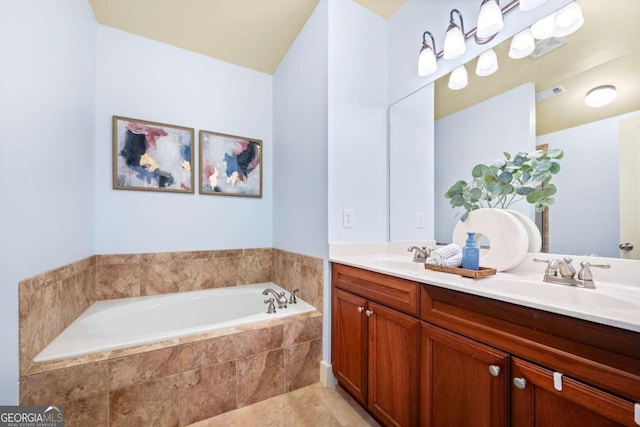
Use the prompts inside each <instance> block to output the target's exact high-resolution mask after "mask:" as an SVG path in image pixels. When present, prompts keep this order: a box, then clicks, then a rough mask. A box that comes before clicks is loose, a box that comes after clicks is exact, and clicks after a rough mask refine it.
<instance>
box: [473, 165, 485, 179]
mask: <svg viewBox="0 0 640 427" xmlns="http://www.w3.org/2000/svg"><path fill="white" fill-rule="evenodd" d="M487 169H489V167H488V166H487V165H483V164H479V165H475V166H474V167H473V169H472V170H471V176H472V177H474V178H480V177H481V176H482V175H484V173H485V171H486V170H487Z"/></svg>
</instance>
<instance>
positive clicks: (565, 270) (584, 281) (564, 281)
mask: <svg viewBox="0 0 640 427" xmlns="http://www.w3.org/2000/svg"><path fill="white" fill-rule="evenodd" d="M533 260H534V261H536V262H546V263H547V268H546V269H545V271H544V278H543V279H542V280H543V281H545V282H547V283H559V284H561V285H569V286H578V287H581V288H585V289H595V288H596V284H595V282H594V281H593V273H591V267H598V268H610V267H611V265H610V264H606V263H605V264H592V263H590V262H589V261H583V262H581V263H580V266H581V267H582V268H581V269H580V272H579V273H578V277H577V278H576V277H575V276H576V269H575V268H574V266H573V265H572V264H571V262H572V261H573V260H572V259H571V258H569V257H564V258H562V259H558V258H553V259H540V258H534V259H533Z"/></svg>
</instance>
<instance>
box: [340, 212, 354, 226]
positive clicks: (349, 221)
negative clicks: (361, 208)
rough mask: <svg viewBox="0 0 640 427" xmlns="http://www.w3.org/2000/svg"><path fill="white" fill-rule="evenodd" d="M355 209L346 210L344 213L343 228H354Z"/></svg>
mask: <svg viewBox="0 0 640 427" xmlns="http://www.w3.org/2000/svg"><path fill="white" fill-rule="evenodd" d="M353 220H354V218H353V209H345V210H343V211H342V227H343V228H353V222H354V221H353Z"/></svg>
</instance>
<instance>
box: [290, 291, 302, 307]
mask: <svg viewBox="0 0 640 427" xmlns="http://www.w3.org/2000/svg"><path fill="white" fill-rule="evenodd" d="M297 292H300V289H298V288H295V289H292V290H291V295H289V304H297V303H298V299H297V298H296V293H297Z"/></svg>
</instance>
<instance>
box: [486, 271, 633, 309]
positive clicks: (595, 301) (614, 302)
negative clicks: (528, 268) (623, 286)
mask: <svg viewBox="0 0 640 427" xmlns="http://www.w3.org/2000/svg"><path fill="white" fill-rule="evenodd" d="M478 286H479V287H482V288H485V289H491V290H493V291H498V292H501V293H505V294H511V295H513V296H517V297H525V298H534V299H540V300H544V301H549V300H551V301H554V302H555V303H558V304H562V305H569V306H580V307H592V308H596V307H597V308H603V309H613V310H640V304H638V303H635V302H634V301H636V300H637V299H635V298H634V299H632V300H628V299H625V298H624V297H617V296H612V295H607V294H605V293H603V292H602V290H599V289H584V288H580V287H575V286H565V285H558V284H550V283H545V282H542V281H539V282H538V281H533V280H530V279H511V278H508V279H506V278H500V277H495V278H487V279H486V280H482V281H480V282H478ZM596 286H597V284H596Z"/></svg>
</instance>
